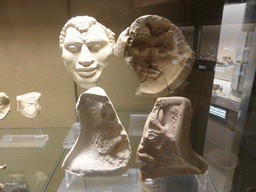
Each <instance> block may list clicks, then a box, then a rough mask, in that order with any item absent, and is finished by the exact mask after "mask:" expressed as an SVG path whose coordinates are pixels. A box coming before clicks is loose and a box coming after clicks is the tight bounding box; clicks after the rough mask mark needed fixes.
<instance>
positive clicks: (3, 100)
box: [0, 92, 10, 119]
mask: <svg viewBox="0 0 256 192" xmlns="http://www.w3.org/2000/svg"><path fill="white" fill-rule="evenodd" d="M9 111H10V99H9V97H8V96H7V95H6V94H5V93H3V92H0V119H3V118H5V117H6V115H7V114H8V113H9Z"/></svg>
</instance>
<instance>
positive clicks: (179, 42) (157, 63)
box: [114, 15, 195, 98]
mask: <svg viewBox="0 0 256 192" xmlns="http://www.w3.org/2000/svg"><path fill="white" fill-rule="evenodd" d="M114 54H115V55H117V56H123V57H126V59H125V60H126V62H127V63H128V65H129V66H130V67H131V68H132V69H133V71H134V72H135V74H136V75H137V77H138V79H139V80H140V84H139V86H138V88H137V92H136V95H140V96H147V97H155V98H157V97H160V96H167V95H170V93H172V92H173V91H174V90H175V89H176V88H177V87H179V86H180V85H181V83H182V82H184V81H185V80H186V78H187V77H188V75H189V73H190V72H191V69H192V66H193V63H194V59H195V56H194V52H193V51H192V50H191V48H190V47H189V45H188V43H187V42H186V40H185V37H184V36H183V34H182V33H181V31H180V30H179V29H178V27H177V26H175V25H174V24H173V23H171V21H169V20H168V19H166V18H163V17H160V16H157V15H145V16H142V17H139V18H138V19H136V20H135V21H134V22H133V23H132V24H131V26H130V27H128V28H127V29H126V30H124V31H123V32H122V33H121V34H120V36H119V38H118V40H117V42H116V44H115V48H114Z"/></svg>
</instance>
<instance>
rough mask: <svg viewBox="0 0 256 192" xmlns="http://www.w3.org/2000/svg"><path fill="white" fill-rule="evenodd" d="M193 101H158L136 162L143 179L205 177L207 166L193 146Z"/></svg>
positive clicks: (177, 98)
mask: <svg viewBox="0 0 256 192" xmlns="http://www.w3.org/2000/svg"><path fill="white" fill-rule="evenodd" d="M191 118H192V107H191V102H190V101H189V100H188V99H186V98H183V97H163V98H159V99H157V101H156V103H155V105H154V108H153V110H152V112H151V113H150V114H149V116H148V119H147V121H146V123H145V127H144V131H143V136H142V139H141V142H140V144H139V147H138V150H137V157H136V163H137V164H138V166H139V168H140V171H141V179H142V180H143V181H144V180H145V179H146V178H156V177H163V176H170V175H182V174H203V173H205V171H206V170H207V167H208V165H207V163H206V162H205V161H204V160H203V159H202V158H201V157H200V156H199V155H197V154H196V153H195V152H194V151H193V149H192V147H191V144H190V140H189V132H190V123H191Z"/></svg>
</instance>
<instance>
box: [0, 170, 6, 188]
mask: <svg viewBox="0 0 256 192" xmlns="http://www.w3.org/2000/svg"><path fill="white" fill-rule="evenodd" d="M6 167H7V165H1V166H0V170H1V169H5V168H6ZM4 186H5V185H4V184H2V183H0V191H2V190H3V189H4Z"/></svg>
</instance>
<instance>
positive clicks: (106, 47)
mask: <svg viewBox="0 0 256 192" xmlns="http://www.w3.org/2000/svg"><path fill="white" fill-rule="evenodd" d="M113 45H114V33H113V32H112V31H110V30H109V29H107V28H106V27H105V26H103V25H101V24H100V23H98V22H97V21H96V20H95V19H94V18H92V17H89V16H78V17H74V18H72V19H70V20H69V21H68V22H67V24H66V25H65V26H64V28H63V30H62V32H61V35H60V48H61V49H62V58H63V61H64V64H65V67H66V69H67V70H68V72H69V74H70V75H71V77H72V78H73V80H74V81H75V82H76V83H77V84H78V85H79V86H80V87H82V88H87V89H88V88H91V87H94V86H96V85H97V82H98V80H99V78H100V76H101V75H102V72H103V70H104V69H105V68H106V67H107V61H106V59H107V58H108V56H109V55H110V54H112V52H113V50H112V47H113Z"/></svg>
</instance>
